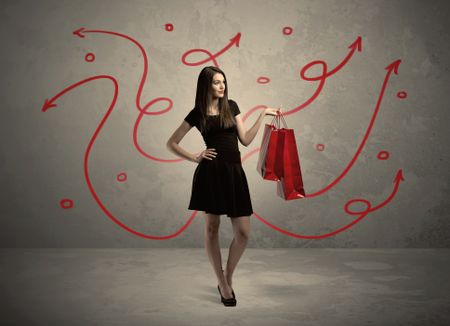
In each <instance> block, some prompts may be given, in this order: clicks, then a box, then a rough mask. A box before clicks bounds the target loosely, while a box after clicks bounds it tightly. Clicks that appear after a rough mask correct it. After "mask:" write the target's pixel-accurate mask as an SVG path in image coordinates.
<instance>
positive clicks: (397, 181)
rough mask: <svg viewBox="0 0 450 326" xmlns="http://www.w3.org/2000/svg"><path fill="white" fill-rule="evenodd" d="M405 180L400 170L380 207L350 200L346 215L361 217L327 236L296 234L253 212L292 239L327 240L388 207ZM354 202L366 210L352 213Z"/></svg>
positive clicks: (358, 200) (359, 200)
mask: <svg viewBox="0 0 450 326" xmlns="http://www.w3.org/2000/svg"><path fill="white" fill-rule="evenodd" d="M404 180H405V179H404V178H403V173H402V170H401V169H400V170H399V171H398V172H397V174H396V177H395V179H394V189H393V191H392V193H391V194H390V195H389V197H388V198H387V199H386V200H384V201H383V202H382V203H380V204H379V205H377V206H375V207H371V204H370V202H369V201H368V200H366V199H361V198H358V199H352V200H349V201H348V202H347V203H346V204H345V206H344V210H345V212H346V213H348V214H351V215H359V217H358V218H357V219H355V220H354V221H353V222H351V223H349V224H347V225H344V226H343V227H340V228H339V229H336V230H334V231H332V232H328V233H325V234H320V235H302V234H299V233H294V232H290V231H288V230H285V229H282V228H280V227H278V226H276V225H275V224H273V223H270V222H269V221H267V220H266V219H264V218H262V217H261V216H260V215H258V214H257V213H255V212H253V215H255V216H256V217H257V218H258V219H259V220H260V221H261V222H263V223H264V224H266V225H268V226H269V227H271V228H272V229H274V230H276V231H278V232H281V233H283V234H286V235H288V236H290V237H294V238H300V239H323V238H327V237H331V236H333V235H336V234H338V233H340V232H343V231H345V230H347V229H349V228H350V227H352V226H354V225H355V224H356V223H358V222H360V221H361V220H362V219H363V218H365V217H366V216H367V215H369V213H371V212H374V211H376V210H378V209H380V208H381V207H383V206H386V205H387V204H388V203H389V202H390V201H391V200H392V199H393V198H394V197H395V195H396V194H397V191H398V188H399V186H400V182H401V181H404ZM354 202H364V203H365V204H366V205H367V208H366V210H364V211H362V212H352V211H350V210H349V209H348V206H349V205H350V204H352V203H354Z"/></svg>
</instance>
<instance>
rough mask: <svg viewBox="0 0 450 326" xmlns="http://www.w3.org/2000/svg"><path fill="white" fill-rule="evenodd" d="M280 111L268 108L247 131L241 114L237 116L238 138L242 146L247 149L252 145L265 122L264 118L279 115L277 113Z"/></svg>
mask: <svg viewBox="0 0 450 326" xmlns="http://www.w3.org/2000/svg"><path fill="white" fill-rule="evenodd" d="M278 110H280V108H278V109H275V108H266V109H264V110H263V111H262V112H261V114H260V115H259V116H258V119H257V120H256V121H255V123H254V124H253V126H252V127H251V128H250V129H249V130H248V131H247V129H246V128H245V125H244V122H243V121H242V117H241V114H240V113H239V114H238V115H236V128H237V132H238V138H239V141H240V142H241V144H242V145H244V146H245V147H247V146H248V145H250V143H251V142H252V141H253V139H254V138H255V136H256V134H257V133H258V130H259V128H260V127H261V123H262V122H263V120H264V117H265V116H266V115H277V111H278Z"/></svg>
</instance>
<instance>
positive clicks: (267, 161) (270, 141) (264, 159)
mask: <svg viewBox="0 0 450 326" xmlns="http://www.w3.org/2000/svg"><path fill="white" fill-rule="evenodd" d="M274 120H276V122H277V124H278V128H277V126H276V125H275V124H274V123H273V122H274ZM279 126H280V125H279V118H278V119H277V116H275V117H274V118H273V120H272V122H271V123H270V124H268V123H266V125H265V127H264V134H263V138H262V142H261V147H260V150H259V157H258V164H257V166H256V170H257V171H258V172H259V174H260V175H261V176H262V177H263V178H264V179H265V180H274V181H278V180H280V175H279V174H278V175H277V173H276V171H275V160H276V158H277V156H276V154H277V146H278V132H279ZM278 173H280V171H278Z"/></svg>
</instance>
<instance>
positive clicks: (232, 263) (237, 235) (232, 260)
mask: <svg viewBox="0 0 450 326" xmlns="http://www.w3.org/2000/svg"><path fill="white" fill-rule="evenodd" d="M230 219H231V223H232V226H233V233H234V238H233V241H231V245H230V249H229V252H228V260H227V267H226V269H225V271H224V276H225V279H226V281H227V284H228V285H229V286H230V287H231V286H232V277H233V272H234V270H235V269H236V266H237V264H238V262H239V259H240V258H241V256H242V254H243V252H244V250H245V248H246V246H247V243H248V239H249V236H250V216H241V217H232V218H230Z"/></svg>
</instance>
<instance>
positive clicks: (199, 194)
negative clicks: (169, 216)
mask: <svg viewBox="0 0 450 326" xmlns="http://www.w3.org/2000/svg"><path fill="white" fill-rule="evenodd" d="M228 103H229V105H230V109H231V112H232V114H233V115H234V116H236V115H238V114H239V113H240V110H239V107H238V105H237V103H236V102H234V101H233V100H228ZM200 118H201V113H200V110H198V109H197V108H196V107H195V108H193V109H192V110H191V111H190V112H189V114H188V115H187V116H186V117H185V118H184V120H185V121H186V122H188V123H189V124H190V125H191V126H195V127H197V129H198V130H199V131H200ZM201 135H202V137H203V140H204V141H205V145H206V148H215V149H216V152H217V156H216V157H215V158H213V159H212V160H209V159H207V158H203V159H202V160H201V162H200V163H199V164H198V166H197V168H196V169H195V172H194V177H193V180H192V192H191V200H190V203H189V207H188V209H190V210H199V211H204V212H205V213H211V214H216V215H223V214H226V215H227V216H228V217H239V216H250V215H251V214H252V213H253V207H252V202H251V198H250V192H249V189H248V183H247V177H246V176H245V172H244V170H243V168H242V164H241V153H240V152H239V147H238V138H237V137H238V134H237V128H236V126H235V125H234V126H233V127H231V128H222V127H220V121H219V115H211V116H207V117H206V130H205V131H204V132H203V133H201Z"/></svg>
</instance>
